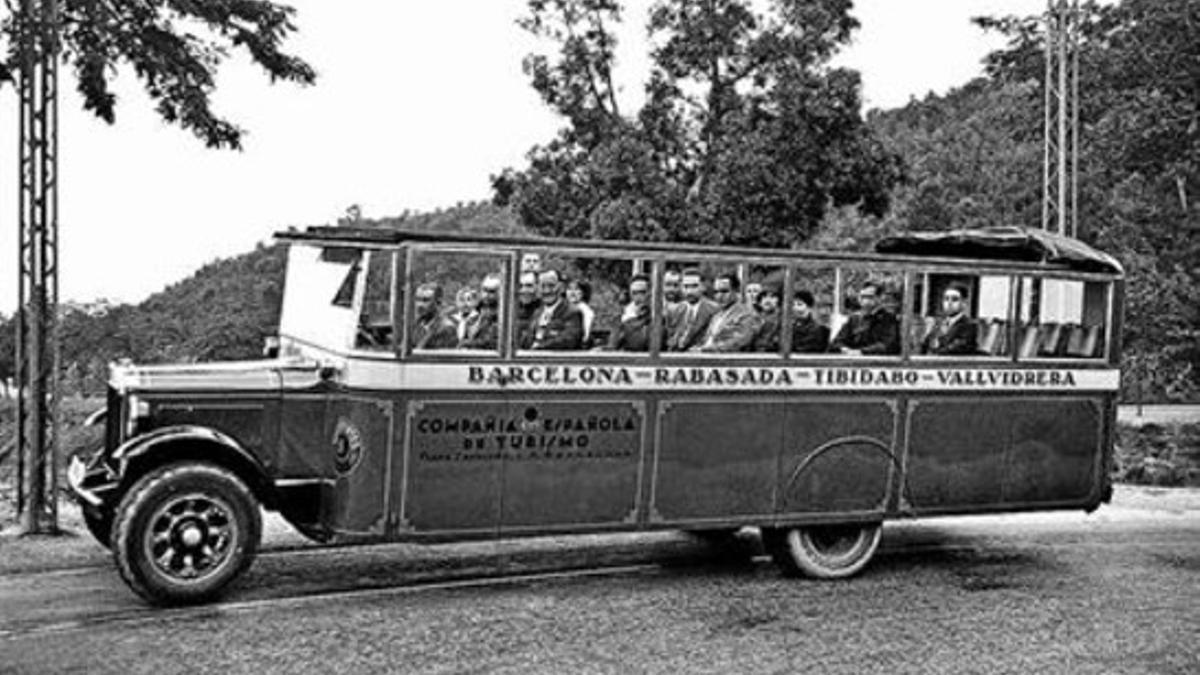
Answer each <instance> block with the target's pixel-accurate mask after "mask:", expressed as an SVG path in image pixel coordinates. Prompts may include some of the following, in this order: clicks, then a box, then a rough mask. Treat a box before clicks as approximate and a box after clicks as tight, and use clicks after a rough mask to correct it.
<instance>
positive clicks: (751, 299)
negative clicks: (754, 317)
mask: <svg viewBox="0 0 1200 675" xmlns="http://www.w3.org/2000/svg"><path fill="white" fill-rule="evenodd" d="M762 292H763V285H762V284H760V283H758V282H757V281H751V282H750V283H748V284H746V291H745V293H743V294H742V295H744V296H745V298H746V304H747V305H749V306H750V308H751V309H753V310H754V311H756V312H761V311H762V304H761V300H762Z"/></svg>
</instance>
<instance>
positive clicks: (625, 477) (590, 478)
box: [501, 399, 646, 533]
mask: <svg viewBox="0 0 1200 675" xmlns="http://www.w3.org/2000/svg"><path fill="white" fill-rule="evenodd" d="M511 405H512V412H513V418H514V419H515V420H516V423H517V426H518V431H516V432H515V433H506V434H505V436H506V440H505V448H504V450H505V452H504V478H503V481H502V485H503V487H502V499H501V501H502V507H501V532H502V533H510V532H514V531H521V530H531V529H533V530H543V529H547V528H555V527H567V528H571V529H579V528H580V527H587V526H604V525H610V526H611V525H617V526H619V525H622V524H624V525H631V524H633V523H635V522H636V519H637V499H638V484H639V480H638V479H639V468H640V467H641V464H642V462H641V459H642V453H643V448H642V437H643V434H642V431H643V428H644V425H645V417H646V415H645V405H644V404H643V403H641V402H634V403H631V402H630V401H628V400H626V401H611V400H609V401H604V400H586V399H584V400H573V401H559V402H554V403H547V402H544V400H543V399H530V400H513V401H512V404H511Z"/></svg>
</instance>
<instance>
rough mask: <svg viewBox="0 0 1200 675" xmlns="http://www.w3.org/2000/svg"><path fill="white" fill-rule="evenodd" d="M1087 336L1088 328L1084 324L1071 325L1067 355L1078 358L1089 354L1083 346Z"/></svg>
mask: <svg viewBox="0 0 1200 675" xmlns="http://www.w3.org/2000/svg"><path fill="white" fill-rule="evenodd" d="M1085 337H1087V328H1085V327H1083V326H1071V330H1070V334H1069V335H1067V349H1066V354H1067V356H1074V357H1076V358H1079V357H1084V356H1088V353H1087V352H1086V351H1085V350H1084V348H1083V341H1084V338H1085Z"/></svg>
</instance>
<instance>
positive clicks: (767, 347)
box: [750, 284, 781, 353]
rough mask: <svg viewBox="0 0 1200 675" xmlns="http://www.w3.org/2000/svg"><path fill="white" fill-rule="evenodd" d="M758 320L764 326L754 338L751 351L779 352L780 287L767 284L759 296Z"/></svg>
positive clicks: (760, 327)
mask: <svg viewBox="0 0 1200 675" xmlns="http://www.w3.org/2000/svg"><path fill="white" fill-rule="evenodd" d="M758 318H759V319H760V320H761V321H762V325H761V326H759V328H758V333H757V334H756V335H755V336H754V343H753V344H752V346H751V349H750V351H755V352H775V353H778V352H779V326H780V319H781V317H780V311H779V287H778V286H774V285H772V284H766V285H764V286H763V287H762V290H761V291H759V294H758Z"/></svg>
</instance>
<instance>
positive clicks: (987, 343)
mask: <svg viewBox="0 0 1200 675" xmlns="http://www.w3.org/2000/svg"><path fill="white" fill-rule="evenodd" d="M1003 335H1004V322H1003V321H992V320H988V321H980V322H979V339H978V346H979V353H981V354H987V355H990V356H995V355H997V354H999V353H1000V351H999V350H998V348H999V347H1000V341H1001V339H1002V337H1003Z"/></svg>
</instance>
